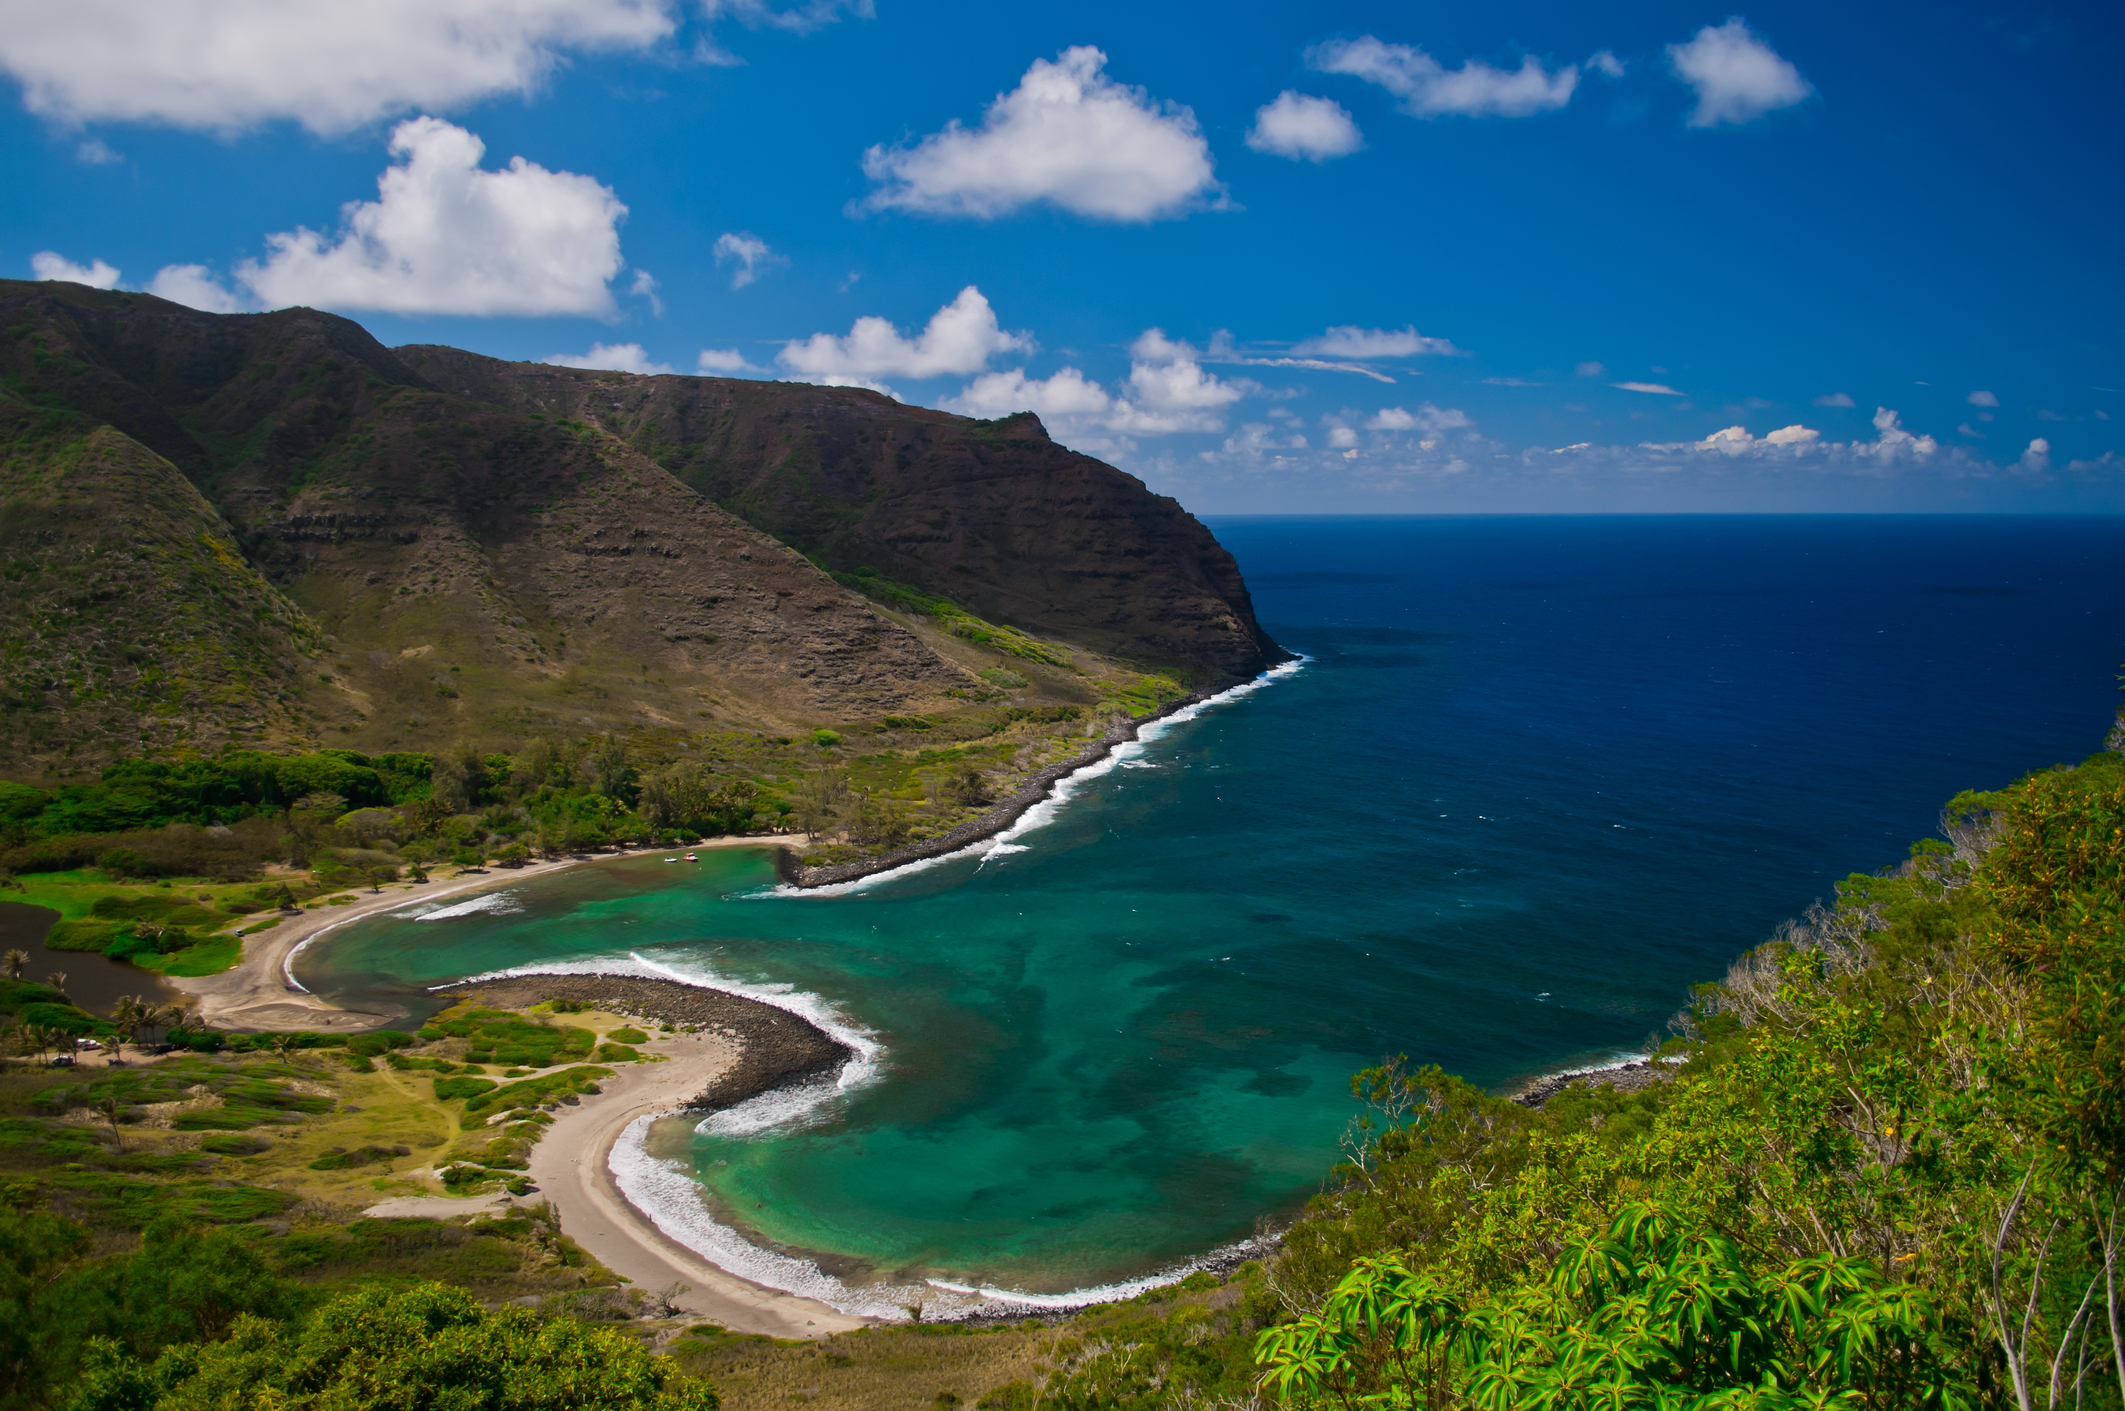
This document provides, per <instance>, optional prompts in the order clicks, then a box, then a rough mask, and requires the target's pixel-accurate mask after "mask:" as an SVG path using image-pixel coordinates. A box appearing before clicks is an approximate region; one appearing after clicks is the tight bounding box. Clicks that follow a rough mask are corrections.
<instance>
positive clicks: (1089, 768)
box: [747, 656, 1313, 899]
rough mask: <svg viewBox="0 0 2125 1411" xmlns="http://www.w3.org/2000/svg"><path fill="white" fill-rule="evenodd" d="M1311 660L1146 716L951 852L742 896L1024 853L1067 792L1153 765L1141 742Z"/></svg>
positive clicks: (844, 891) (854, 886)
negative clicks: (1131, 731)
mask: <svg viewBox="0 0 2125 1411" xmlns="http://www.w3.org/2000/svg"><path fill="white" fill-rule="evenodd" d="M1312 660H1313V658H1312V657H1309V656H1298V657H1294V658H1292V659H1291V660H1290V661H1287V662H1284V663H1283V664H1282V665H1279V666H1272V667H1271V668H1269V670H1267V671H1265V672H1263V673H1262V674H1261V675H1259V676H1257V677H1255V678H1254V679H1253V680H1252V681H1242V682H1241V683H1240V684H1239V685H1237V686H1233V687H1230V688H1228V689H1226V690H1223V691H1219V692H1218V693H1217V694H1216V695H1214V696H1207V697H1205V698H1204V699H1202V700H1199V701H1197V702H1195V703H1194V704H1193V705H1186V706H1182V707H1181V708H1180V709H1179V710H1177V711H1175V712H1173V714H1171V715H1163V716H1160V717H1159V718H1158V719H1157V720H1152V721H1146V722H1145V723H1144V725H1143V726H1142V727H1140V728H1139V729H1138V730H1137V732H1136V738H1135V739H1134V740H1124V741H1123V742H1122V743H1120V744H1118V745H1116V746H1115V747H1114V748H1113V749H1111V750H1109V751H1107V753H1106V754H1104V755H1102V756H1100V757H1099V758H1098V759H1096V760H1094V761H1092V762H1091V763H1090V764H1088V765H1085V766H1084V767H1083V768H1082V769H1078V770H1074V771H1072V772H1071V773H1069V774H1066V775H1064V776H1063V777H1062V778H1061V779H1059V780H1057V781H1056V783H1055V784H1054V786H1053V787H1052V788H1050V789H1049V791H1048V796H1047V797H1046V798H1044V799H1042V800H1041V801H1040V802H1039V803H1037V804H1034V805H1033V806H1032V807H1031V808H1029V809H1027V810H1026V811H1025V812H1024V813H1022V814H1020V815H1019V816H1018V818H1017V819H1016V820H1015V821H1014V822H1013V823H1012V824H1011V826H1010V827H1008V828H1005V829H1004V830H1003V831H1001V832H999V833H994V834H991V835H990V836H989V837H986V838H981V839H977V840H976V841H974V842H971V843H969V844H967V845H966V846H965V847H963V848H958V849H955V850H954V851H952V852H948V853H940V854H939V855H937V856H936V857H925V858H920V859H918V860H916V861H914V862H906V863H902V864H901V865H900V866H898V867H890V868H887V869H886V870H885V871H883V872H873V873H871V874H870V875H869V876H868V877H858V878H857V879H856V880H854V881H853V882H836V883H833V884H832V885H830V886H825V887H793V886H791V885H789V884H788V883H786V882H785V883H782V884H780V885H777V886H774V887H769V888H766V889H764V890H762V891H758V892H751V893H748V894H747V896H748V897H749V898H751V899H764V898H768V897H839V896H847V895H848V894H849V893H851V892H859V891H862V890H864V889H865V888H867V887H873V886H876V885H877V884H878V883H880V882H883V881H885V880H887V879H888V878H894V877H905V876H908V875H909V874H910V873H914V872H920V871H922V870H923V869H924V868H928V867H935V866H937V865H938V864H939V863H942V862H950V861H952V860H953V859H954V858H961V857H974V856H978V857H980V858H981V859H982V860H983V862H984V863H986V862H987V861H988V859H989V858H991V857H996V858H999V859H1000V858H1002V857H1005V856H1008V855H1010V854H1011V853H1015V852H1025V851H1027V848H1026V846H1025V845H1023V844H1017V843H1015V842H1014V841H1013V840H1014V839H1017V838H1020V837H1023V836H1024V835H1025V834H1027V833H1030V832H1032V831H1033V830H1034V829H1035V828H1041V827H1045V826H1046V825H1047V824H1050V823H1053V822H1054V821H1055V820H1056V819H1057V818H1059V817H1061V816H1062V811H1063V806H1064V805H1065V804H1067V803H1069V802H1070V799H1071V797H1072V796H1073V795H1074V794H1076V792H1077V790H1078V788H1079V786H1081V785H1082V784H1083V783H1084V782H1085V781H1086V780H1088V779H1097V778H1098V777H1099V776H1100V775H1102V774H1105V773H1107V772H1108V771H1110V770H1112V769H1115V768H1117V767H1120V768H1127V769H1154V768H1156V767H1157V766H1156V765H1147V764H1139V763H1137V762H1136V757H1137V756H1139V755H1141V754H1143V753H1144V747H1145V746H1146V745H1147V744H1149V743H1150V742H1151V741H1153V740H1156V739H1158V738H1159V737H1160V736H1161V735H1164V734H1165V733H1166V731H1167V730H1169V729H1170V728H1172V727H1173V726H1175V725H1179V724H1181V723H1182V722H1184V721H1189V720H1193V719H1195V718H1196V717H1197V716H1199V715H1201V714H1202V713H1203V712H1204V711H1206V710H1209V709H1210V708H1211V707H1212V706H1220V705H1224V704H1226V703H1227V702H1229V701H1236V700H1238V699H1240V698H1241V697H1242V696H1251V695H1253V694H1254V693H1255V692H1256V691H1259V690H1261V689H1262V688H1264V687H1265V686H1274V685H1276V684H1277V683H1278V682H1279V681H1282V680H1285V679H1286V678H1288V677H1291V676H1295V675H1297V674H1298V673H1299V672H1300V671H1302V670H1304V669H1305V667H1306V664H1307V663H1308V662H1310V661H1312Z"/></svg>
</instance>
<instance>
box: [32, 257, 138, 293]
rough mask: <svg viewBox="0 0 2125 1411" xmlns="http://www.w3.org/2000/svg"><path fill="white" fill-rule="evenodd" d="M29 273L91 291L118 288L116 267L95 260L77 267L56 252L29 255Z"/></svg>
mask: <svg viewBox="0 0 2125 1411" xmlns="http://www.w3.org/2000/svg"><path fill="white" fill-rule="evenodd" d="M30 273H31V274H34V275H35V276H36V277H37V278H39V279H63V280H65V281H67V282H68V283H70V284H86V285H87V286H88V287H89V288H91V289H115V288H117V287H118V270H117V267H116V266H114V265H111V264H107V263H105V262H104V261H102V260H95V259H92V260H90V261H89V262H88V263H87V264H85V265H77V264H75V263H74V262H73V261H72V260H70V259H68V258H67V257H66V256H64V255H62V254H60V253H59V252H58V251H56V250H39V251H38V252H37V253H36V254H34V255H31V256H30Z"/></svg>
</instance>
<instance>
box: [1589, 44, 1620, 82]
mask: <svg viewBox="0 0 2125 1411" xmlns="http://www.w3.org/2000/svg"><path fill="white" fill-rule="evenodd" d="M1586 67H1587V72H1589V73H1597V74H1600V75H1601V76H1602V77H1604V78H1622V77H1623V60H1621V59H1619V58H1617V57H1616V56H1615V55H1614V54H1611V53H1610V52H1609V51H1608V50H1606V49H1597V50H1595V51H1594V52H1593V53H1591V54H1589V55H1587V57H1586Z"/></svg>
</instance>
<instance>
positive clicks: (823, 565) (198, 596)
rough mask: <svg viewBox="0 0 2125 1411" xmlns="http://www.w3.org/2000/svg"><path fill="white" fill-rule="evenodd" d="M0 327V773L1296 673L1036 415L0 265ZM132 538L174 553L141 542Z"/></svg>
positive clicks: (810, 723)
mask: <svg viewBox="0 0 2125 1411" xmlns="http://www.w3.org/2000/svg"><path fill="white" fill-rule="evenodd" d="M0 330H4V331H0V563H4V564H5V565H6V571H5V573H4V574H0V608H4V609H5V613H6V618H7V620H8V622H9V624H10V625H9V626H8V627H7V628H5V629H4V632H0V699H4V701H5V703H6V704H5V709H4V712H0V769H4V770H6V771H8V772H12V773H16V774H28V775H41V774H63V773H65V772H67V771H69V770H75V769H81V768H88V767H93V766H94V765H95V764H96V763H98V762H99V761H104V760H107V759H109V758H112V757H115V756H117V755H122V754H125V753H130V752H139V751H154V750H170V749H213V748H218V747H221V746H224V745H241V746H263V747H282V746H285V747H289V748H317V747H319V746H320V745H321V744H333V745H344V746H346V747H349V748H361V749H369V750H375V749H380V748H401V747H404V748H433V747H436V746H437V745H440V744H443V743H447V742H448V741H450V740H453V739H465V740H488V741H496V740H509V739H521V738H523V737H524V736H526V735H528V734H529V735H535V734H541V733H550V734H574V735H581V734H582V733H583V732H584V731H585V730H588V731H590V732H592V733H599V732H603V733H613V732H615V731H651V732H662V733H664V734H666V735H670V736H672V737H673V738H675V739H676V738H682V737H684V736H685V735H687V734H688V733H689V732H694V731H698V730H701V729H709V728H714V729H728V728H731V727H732V726H733V725H734V724H735V725H746V726H751V727H758V728H766V729H769V730H770V731H782V732H791V731H803V730H807V729H810V728H813V727H815V726H821V725H826V724H831V723H837V722H843V721H852V720H861V719H870V718H878V717H881V716H883V715H885V714H887V713H890V712H920V711H931V712H938V711H950V710H953V709H957V708H960V707H961V706H962V705H963V703H964V702H966V701H967V700H969V699H974V700H980V699H988V698H991V697H996V696H1001V695H1002V694H1004V692H1003V690H1002V689H1000V688H997V687H994V686H993V685H991V684H988V683H986V682H985V680H984V678H983V677H982V676H981V674H980V673H982V672H983V671H990V672H992V673H993V672H994V671H995V670H996V668H998V667H999V666H1009V667H1011V668H1013V670H1011V671H1008V672H1005V673H1004V679H1008V680H1014V681H1016V682H1017V685H1016V686H1015V687H1012V688H1011V689H1012V690H1013V691H1015V692H1017V694H1016V695H1014V696H1013V697H1012V698H1013V699H1015V700H1019V701H1021V702H1023V703H1027V704H1041V703H1057V702H1077V703H1094V702H1097V701H1098V700H1100V699H1101V698H1102V693H1103V692H1106V691H1109V690H1110V689H1117V688H1120V687H1122V686H1125V685H1126V684H1127V682H1128V680H1130V679H1133V673H1134V672H1135V671H1137V670H1142V669H1147V668H1148V669H1154V670H1156V669H1161V668H1163V669H1165V670H1166V671H1168V672H1169V673H1171V674H1172V675H1174V676H1175V677H1176V679H1185V680H1187V681H1188V682H1189V683H1190V684H1202V683H1206V682H1213V681H1217V680H1223V679H1229V678H1236V677H1238V676H1242V675H1245V674H1250V673H1251V671H1252V670H1257V669H1260V667H1261V666H1262V665H1266V664H1268V662H1270V661H1271V660H1275V659H1281V655H1282V654H1281V652H1280V651H1279V649H1277V648H1276V647H1275V644H1274V643H1273V642H1271V641H1270V640H1269V639H1268V637H1267V635H1266V634H1265V633H1263V632H1262V631H1261V630H1260V628H1259V626H1258V624H1256V623H1255V622H1254V620H1253V612H1252V605H1251V602H1249V600H1248V599H1247V598H1246V595H1245V585H1244V583H1243V582H1242V581H1241V580H1240V578H1239V574H1238V570H1237V567H1236V566H1235V565H1233V564H1232V561H1231V557H1230V555H1229V554H1226V553H1225V552H1224V550H1223V549H1222V548H1221V547H1219V546H1218V545H1217V543H1216V541H1215V539H1214V538H1213V537H1211V536H1210V534H1209V532H1208V531H1207V530H1205V529H1203V528H1202V526H1201V525H1200V524H1198V523H1197V522H1196V521H1195V520H1194V519H1193V518H1192V517H1190V516H1188V515H1187V514H1186V512H1185V511H1183V510H1181V509H1180V508H1179V506H1178V505H1176V504H1174V503H1173V502H1172V501H1170V500H1167V499H1164V498H1162V497H1157V496H1153V495H1151V494H1150V492H1149V491H1148V490H1146V489H1145V488H1144V487H1143V486H1142V484H1141V482H1138V481H1136V480H1135V479H1134V478H1133V477H1129V476H1126V475H1125V474H1123V473H1122V472H1120V471H1118V470H1115V469H1114V468H1112V467H1109V466H1105V465H1103V464H1101V463H1100V462H1097V461H1094V460H1092V459H1091V458H1089V457H1082V456H1078V455H1077V454H1076V453H1074V452H1069V451H1067V450H1065V449H1063V448H1061V447H1057V446H1055V445H1054V444H1053V443H1052V442H1051V441H1049V440H1048V438H1047V436H1046V433H1045V431H1044V429H1042V428H1040V426H1039V424H1038V422H1037V420H1036V419H1034V418H1032V417H1030V416H1024V417H1019V418H1010V419H1006V420H1005V421H1004V422H1001V423H984V422H973V421H969V420H967V419H965V418H959V417H952V416H950V415H948V414H946V413H941V412H932V411H928V410H926V409H921V408H908V407H902V406H900V405H899V404H897V403H893V402H891V401H890V400H889V399H886V398H883V397H879V396H878V395H877V394H874V393H869V392H863V391H861V390H859V389H845V388H816V387H809V386H804V385H800V384H781V383H748V382H742V381H732V380H729V379H678V378H643V379H633V378H631V377H630V376H629V375H627V374H606V373H588V374H586V373H577V372H575V371H573V370H568V369H558V368H545V367H544V366H543V365H538V364H509V363H501V362H499V361H497V360H494V359H485V358H482V357H480V356H479V355H477V354H470V353H463V352H460V351H458V350H448V349H437V348H433V347H410V348H406V349H400V350H391V349H387V348H384V347H383V346H382V345H381V344H379V343H377V342H376V340H375V339H374V338H372V337H370V336H369V335H368V333H367V332H366V331H365V330H363V329H362V328H361V327H360V325H358V324H355V323H353V322H351V321H350V320H347V319H343V318H339V317H337V316H335V315H331V314H324V313H319V312H316V311H314V310H308V309H290V310H281V311H278V312H275V313H270V314H256V315H216V314H204V313H199V312H196V311H194V310H190V309H186V308H183V307H182V306H179V305H175V304H170V303H168V302H166V301H163V300H159V299H155V298H153V297H152V296H148V295H140V294H128V293H122V292H115V291H98V290H90V289H87V288H85V287H82V286H77V285H66V284H58V283H50V282H43V283H30V282H22V281H0ZM541 395H543V397H544V399H545V400H547V401H557V402H561V403H563V405H559V406H556V407H554V408H553V409H552V410H539V409H536V408H534V407H532V406H531V405H530V403H531V402H532V401H533V400H536V399H538V398H539V397H540V396H541ZM784 428H786V429H784ZM859 437H860V438H863V439H861V440H859V439H857V438H859ZM874 440H875V441H876V442H877V443H878V446H877V448H875V449H879V450H882V451H883V454H882V455H880V454H868V455H866V456H865V457H863V458H861V459H860V464H859V463H858V458H854V457H850V456H847V455H841V456H839V457H838V458H837V456H836V455H835V453H834V452H835V448H836V447H839V446H841V445H842V444H843V443H847V444H849V445H856V446H867V447H868V446H871V445H872V443H873V441H874ZM822 448H823V449H822ZM660 458H661V459H660ZM667 462H668V463H669V464H667ZM903 462H904V463H903ZM674 466H676V469H674V468H673V467H674ZM940 516H942V518H943V520H944V528H945V529H949V531H950V532H943V531H942V530H939V529H937V528H935V527H926V525H930V526H934V524H935V522H936V521H938V520H939V518H940ZM925 517H927V518H925ZM143 522H147V523H148V525H149V527H150V528H152V530H153V533H152V534H149V535H148V536H147V537H148V538H151V539H153V540H154V542H155V543H157V544H161V543H162V542H163V540H165V539H167V540H169V541H170V543H171V544H183V545H191V546H192V548H191V549H189V550H187V551H186V552H185V553H183V554H179V553H178V552H177V550H176V549H174V548H171V547H168V546H167V545H165V546H164V547H162V548H160V549H158V550H157V551H156V554H152V555H151V554H148V553H147V552H146V550H145V549H144V548H143V547H142V544H144V543H145V542H146V540H145V539H143V538H142V535H143V533H144V532H145V531H144V530H143ZM128 535H130V536H131V537H130V538H128V537H127V536H128ZM136 541H137V542H136ZM208 546H218V547H208ZM939 546H942V547H939ZM173 555H174V557H173ZM179 559H183V562H182V563H179V562H178V560H179ZM195 560H196V561H195ZM954 564H957V565H958V566H959V568H960V569H961V570H963V571H961V572H958V573H956V574H955V572H954V569H953V565H954ZM837 580H838V581H837ZM881 584H883V585H884V586H885V587H887V588H891V589H893V591H891V592H883V591H880V585H881ZM900 585H909V586H912V587H913V588H915V589H917V590H919V591H918V592H916V593H914V594H909V593H907V592H905V591H904V590H902V589H901V587H900ZM852 587H854V588H861V589H863V590H864V592H862V593H859V592H856V591H852ZM866 594H867V596H866ZM925 594H927V595H930V596H928V597H925V596H924V595H925ZM911 603H914V604H917V605H918V606H917V607H913V608H911V607H910V606H909V605H910V604H911ZM925 603H946V604H949V605H950V606H951V611H952V613H953V614H956V616H954V617H953V619H952V621H950V622H945V621H941V620H939V619H938V618H936V617H934V616H932V615H930V613H929V612H928V611H926V610H923V609H922V608H921V607H920V606H919V605H920V604H925ZM961 608H966V609H970V610H971V611H970V612H969V613H960V609H961ZM984 618H989V619H993V620H994V621H995V622H997V623H1000V624H1004V625H1005V626H1008V627H1011V628H1016V629H1017V632H1016V633H1011V632H1003V631H997V630H994V629H992V628H991V627H990V624H989V622H987V621H984V620H983V619H984ZM1029 634H1038V636H1039V637H1040V638H1041V639H1045V643H1046V644H1045V645H1043V644H1042V643H1041V642H1036V641H1034V639H1033V636H1032V635H1029ZM1028 643H1031V645H1030V646H1028V645H1027V644H1028ZM201 644H219V646H220V648H224V649H225V650H224V651H223V655H224V656H229V654H230V653H234V655H233V656H229V660H230V662H237V661H238V660H239V659H240V665H230V664H229V663H228V662H224V663H222V664H221V665H213V664H212V663H211V662H209V661H208V657H211V656H213V652H211V651H206V649H205V648H204V647H203V646H202V645H201ZM1013 644H1016V646H1015V648H1014V646H1013ZM1014 651H1015V654H1014ZM203 652H204V655H203V654H202V653H203Z"/></svg>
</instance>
